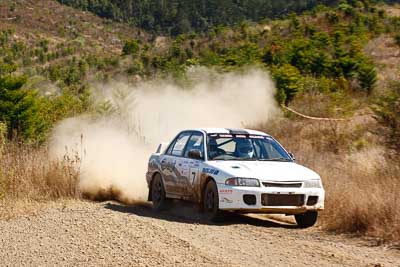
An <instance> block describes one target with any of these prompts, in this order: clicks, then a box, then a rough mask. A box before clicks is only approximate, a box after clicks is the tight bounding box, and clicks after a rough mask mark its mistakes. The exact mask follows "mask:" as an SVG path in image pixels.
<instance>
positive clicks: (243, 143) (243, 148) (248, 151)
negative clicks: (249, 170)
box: [236, 139, 254, 158]
mask: <svg viewBox="0 0 400 267" xmlns="http://www.w3.org/2000/svg"><path fill="white" fill-rule="evenodd" d="M236 155H237V156H238V157H239V158H253V155H254V150H253V145H252V144H251V140H249V139H239V140H238V141H237V142H236Z"/></svg>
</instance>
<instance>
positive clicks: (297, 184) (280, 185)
mask: <svg viewBox="0 0 400 267" xmlns="http://www.w3.org/2000/svg"><path fill="white" fill-rule="evenodd" d="M262 184H263V185H264V186H265V187H289V188H299V187H301V183H271V182H263V183H262Z"/></svg>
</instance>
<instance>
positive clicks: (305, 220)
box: [294, 211, 318, 228]
mask: <svg viewBox="0 0 400 267" xmlns="http://www.w3.org/2000/svg"><path fill="white" fill-rule="evenodd" d="M294 218H295V219H296V222H297V225H298V226H299V227H300V228H307V227H311V226H313V225H314V224H315V223H316V222H317V218H318V212H316V211H307V212H306V213H303V214H296V215H294Z"/></svg>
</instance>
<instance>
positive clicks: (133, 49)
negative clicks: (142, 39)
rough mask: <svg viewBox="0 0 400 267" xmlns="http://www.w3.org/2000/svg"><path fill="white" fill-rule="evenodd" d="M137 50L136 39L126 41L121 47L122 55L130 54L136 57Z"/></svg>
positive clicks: (137, 43)
mask: <svg viewBox="0 0 400 267" xmlns="http://www.w3.org/2000/svg"><path fill="white" fill-rule="evenodd" d="M138 52H139V42H138V41H137V40H129V41H126V43H125V44H124V47H123V48H122V54H123V55H132V56H133V57H136V56H137V54H138Z"/></svg>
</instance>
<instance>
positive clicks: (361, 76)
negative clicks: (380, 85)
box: [358, 64, 377, 94]
mask: <svg viewBox="0 0 400 267" xmlns="http://www.w3.org/2000/svg"><path fill="white" fill-rule="evenodd" d="M358 81H359V83H360V86H361V88H362V89H364V90H365V91H367V93H368V94H371V92H372V90H373V89H374V87H375V84H376V81H377V75H376V70H375V67H374V65H373V64H363V65H361V66H360V67H359V69H358Z"/></svg>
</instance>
